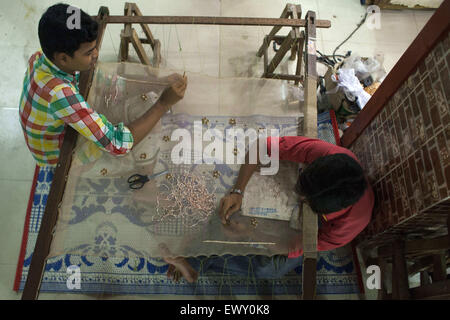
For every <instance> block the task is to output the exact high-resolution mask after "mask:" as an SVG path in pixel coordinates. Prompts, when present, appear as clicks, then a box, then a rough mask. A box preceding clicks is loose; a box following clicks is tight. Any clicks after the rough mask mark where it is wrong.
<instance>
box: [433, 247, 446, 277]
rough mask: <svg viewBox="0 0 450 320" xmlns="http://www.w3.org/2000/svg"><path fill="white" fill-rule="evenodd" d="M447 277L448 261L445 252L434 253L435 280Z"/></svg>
mask: <svg viewBox="0 0 450 320" xmlns="http://www.w3.org/2000/svg"><path fill="white" fill-rule="evenodd" d="M446 279H447V261H446V258H445V252H443V253H441V254H435V255H433V282H436V281H443V280H446Z"/></svg>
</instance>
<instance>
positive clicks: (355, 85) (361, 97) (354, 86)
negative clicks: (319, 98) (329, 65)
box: [331, 69, 371, 109]
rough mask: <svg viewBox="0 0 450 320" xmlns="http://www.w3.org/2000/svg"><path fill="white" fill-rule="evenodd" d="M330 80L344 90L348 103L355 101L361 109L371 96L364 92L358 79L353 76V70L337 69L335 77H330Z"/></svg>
mask: <svg viewBox="0 0 450 320" xmlns="http://www.w3.org/2000/svg"><path fill="white" fill-rule="evenodd" d="M331 80H333V81H334V82H337V87H339V88H342V89H343V90H344V93H345V96H346V97H347V99H348V100H350V101H355V99H356V98H358V99H357V101H356V103H357V104H358V106H359V108H360V109H362V108H364V106H365V105H366V103H367V101H369V99H370V97H371V95H370V94H368V93H367V92H365V91H364V88H363V87H362V85H361V83H360V82H359V79H358V78H357V77H356V76H355V70H354V69H339V71H338V74H337V75H332V76H331Z"/></svg>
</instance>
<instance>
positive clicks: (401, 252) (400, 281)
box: [392, 240, 410, 300]
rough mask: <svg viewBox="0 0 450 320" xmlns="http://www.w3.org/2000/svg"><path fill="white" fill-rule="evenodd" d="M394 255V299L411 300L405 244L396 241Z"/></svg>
mask: <svg viewBox="0 0 450 320" xmlns="http://www.w3.org/2000/svg"><path fill="white" fill-rule="evenodd" d="M393 248H394V252H393V255H392V299H400V300H405V299H410V294H409V283H408V272H407V268H406V260H405V243H404V242H403V241H401V240H398V241H394V243H393Z"/></svg>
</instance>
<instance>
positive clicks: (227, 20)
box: [107, 16, 331, 28]
mask: <svg viewBox="0 0 450 320" xmlns="http://www.w3.org/2000/svg"><path fill="white" fill-rule="evenodd" d="M107 23H132V24H134V23H139V24H141V23H147V24H204V25H229V26H279V27H304V26H305V25H306V20H304V19H297V20H295V19H279V18H253V17H207V16H131V17H125V16H108V20H107ZM316 27H317V28H329V27H331V22H330V20H317V21H316Z"/></svg>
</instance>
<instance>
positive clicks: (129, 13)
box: [119, 2, 161, 68]
mask: <svg viewBox="0 0 450 320" xmlns="http://www.w3.org/2000/svg"><path fill="white" fill-rule="evenodd" d="M124 15H125V17H133V16H137V17H142V12H141V10H140V9H139V8H138V6H137V5H136V3H130V2H126V3H125V9H124ZM139 24H140V26H141V27H142V30H143V31H144V34H145V37H146V38H144V39H141V38H139V36H138V34H137V32H136V30H135V29H134V28H132V23H131V22H126V23H125V24H124V29H123V30H122V32H121V34H120V38H121V39H120V56H119V61H127V60H128V50H129V44H130V42H131V44H132V45H133V47H134V49H135V50H136V53H137V55H138V57H139V60H140V61H141V63H142V64H145V65H148V66H153V67H155V68H158V67H159V64H160V63H161V42H160V41H159V40H158V39H155V38H154V37H153V34H152V32H151V31H150V28H149V27H148V25H147V24H145V23H144V22H139ZM142 44H150V46H151V48H152V50H153V61H152V62H150V59H149V58H148V56H147V53H146V52H145V49H144V46H143V45H142Z"/></svg>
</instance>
